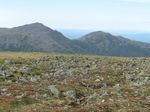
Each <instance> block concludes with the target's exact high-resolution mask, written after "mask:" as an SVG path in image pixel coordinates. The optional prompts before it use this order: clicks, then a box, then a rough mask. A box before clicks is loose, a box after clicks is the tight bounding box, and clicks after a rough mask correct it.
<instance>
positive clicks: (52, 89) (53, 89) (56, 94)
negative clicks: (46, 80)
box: [48, 85, 60, 97]
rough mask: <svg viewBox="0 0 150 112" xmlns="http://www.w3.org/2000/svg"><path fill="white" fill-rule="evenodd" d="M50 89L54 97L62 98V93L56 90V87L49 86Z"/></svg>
mask: <svg viewBox="0 0 150 112" xmlns="http://www.w3.org/2000/svg"><path fill="white" fill-rule="evenodd" d="M48 89H50V91H51V93H52V94H53V95H54V97H59V96H60V91H59V90H58V89H57V88H56V86H55V85H51V86H49V87H48Z"/></svg>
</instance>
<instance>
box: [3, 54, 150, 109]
mask: <svg viewBox="0 0 150 112" xmlns="http://www.w3.org/2000/svg"><path fill="white" fill-rule="evenodd" d="M0 112H150V58H122V57H101V56H99V57H98V56H85V55H63V54H46V53H45V54H44V53H43V54H42V53H10V52H8V53H0Z"/></svg>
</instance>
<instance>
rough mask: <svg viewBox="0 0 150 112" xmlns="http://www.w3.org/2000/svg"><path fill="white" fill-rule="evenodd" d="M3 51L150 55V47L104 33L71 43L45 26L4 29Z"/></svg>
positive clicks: (0, 40)
mask: <svg viewBox="0 0 150 112" xmlns="http://www.w3.org/2000/svg"><path fill="white" fill-rule="evenodd" d="M0 51H40V52H60V53H78V54H96V55H107V56H150V44H148V43H144V42H138V41H132V40H129V39H126V38H124V37H121V36H114V35H111V34H110V33H105V32H102V31H97V32H92V33H89V34H87V35H85V36H83V37H81V38H79V39H76V40H70V39H68V38H67V37H65V36H64V35H63V34H62V33H60V32H58V31H56V30H53V29H51V28H49V27H47V26H44V25H43V24H41V23H33V24H27V25H23V26H19V27H14V28H0Z"/></svg>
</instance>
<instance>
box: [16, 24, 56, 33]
mask: <svg viewBox="0 0 150 112" xmlns="http://www.w3.org/2000/svg"><path fill="white" fill-rule="evenodd" d="M13 30H20V31H25V32H26V31H36V32H41V31H53V30H52V29H51V28H49V27H47V26H45V25H44V24H42V23H39V22H35V23H31V24H26V25H23V26H19V27H14V28H13Z"/></svg>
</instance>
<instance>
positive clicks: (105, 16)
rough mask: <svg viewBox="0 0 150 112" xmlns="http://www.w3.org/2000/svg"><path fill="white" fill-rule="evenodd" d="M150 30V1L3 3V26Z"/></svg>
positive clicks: (10, 0)
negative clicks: (36, 23) (38, 23)
mask: <svg viewBox="0 0 150 112" xmlns="http://www.w3.org/2000/svg"><path fill="white" fill-rule="evenodd" d="M34 22H41V23H43V24H45V25H47V26H49V27H51V28H54V29H69V28H70V29H90V30H99V29H100V30H138V31H150V0H0V27H14V26H19V25H23V24H27V23H34Z"/></svg>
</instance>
